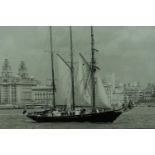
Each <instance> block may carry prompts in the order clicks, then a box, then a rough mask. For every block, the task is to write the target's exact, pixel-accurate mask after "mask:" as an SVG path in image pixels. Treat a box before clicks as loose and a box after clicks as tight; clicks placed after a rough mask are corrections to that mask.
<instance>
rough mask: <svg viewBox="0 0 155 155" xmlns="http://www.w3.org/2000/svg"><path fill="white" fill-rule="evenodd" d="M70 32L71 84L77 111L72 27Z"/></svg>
mask: <svg viewBox="0 0 155 155" xmlns="http://www.w3.org/2000/svg"><path fill="white" fill-rule="evenodd" d="M69 32H70V58H71V82H72V110H74V109H75V93H74V64H73V63H74V58H73V41H72V27H71V26H70V27H69Z"/></svg>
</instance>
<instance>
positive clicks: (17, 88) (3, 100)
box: [0, 59, 37, 106]
mask: <svg viewBox="0 0 155 155" xmlns="http://www.w3.org/2000/svg"><path fill="white" fill-rule="evenodd" d="M36 85H37V81H36V80H35V79H34V78H32V77H30V76H29V75H28V72H27V68H26V66H25V63H24V61H21V63H20V65H19V68H18V74H17V75H16V76H15V75H13V73H12V70H11V66H10V64H9V62H8V59H5V60H4V64H3V66H2V72H1V76H0V104H1V105H2V104H3V105H4V104H11V105H18V106H20V105H21V106H22V105H25V104H27V103H31V102H32V87H34V86H36Z"/></svg>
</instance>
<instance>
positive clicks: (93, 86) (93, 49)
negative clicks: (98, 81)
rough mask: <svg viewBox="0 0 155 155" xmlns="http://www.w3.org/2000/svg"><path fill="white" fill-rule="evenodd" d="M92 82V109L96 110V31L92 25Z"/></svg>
mask: <svg viewBox="0 0 155 155" xmlns="http://www.w3.org/2000/svg"><path fill="white" fill-rule="evenodd" d="M90 30H91V83H92V98H91V102H92V109H93V111H95V107H96V103H95V71H96V68H95V66H96V61H95V48H94V32H93V27H92V26H91V28H90Z"/></svg>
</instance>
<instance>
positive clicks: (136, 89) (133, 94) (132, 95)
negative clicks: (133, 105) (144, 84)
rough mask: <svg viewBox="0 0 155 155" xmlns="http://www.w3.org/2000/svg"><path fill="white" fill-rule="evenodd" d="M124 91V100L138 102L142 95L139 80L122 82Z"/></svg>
mask: <svg viewBox="0 0 155 155" xmlns="http://www.w3.org/2000/svg"><path fill="white" fill-rule="evenodd" d="M124 93H125V98H126V100H128V101H129V100H132V101H134V102H138V101H139V100H140V98H141V95H142V88H141V86H140V83H139V82H134V83H128V84H124Z"/></svg>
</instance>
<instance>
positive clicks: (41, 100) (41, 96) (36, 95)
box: [32, 86, 52, 105]
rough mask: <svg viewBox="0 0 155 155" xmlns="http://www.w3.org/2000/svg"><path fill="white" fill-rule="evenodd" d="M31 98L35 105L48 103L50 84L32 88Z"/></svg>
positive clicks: (50, 97)
mask: <svg viewBox="0 0 155 155" xmlns="http://www.w3.org/2000/svg"><path fill="white" fill-rule="evenodd" d="M32 99H33V103H34V104H35V105H50V104H51V101H52V88H51V86H37V87H33V88H32Z"/></svg>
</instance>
